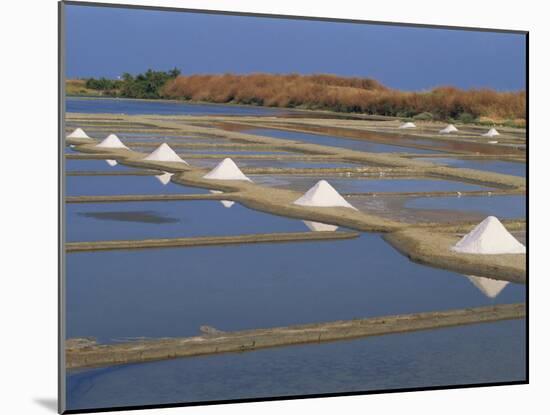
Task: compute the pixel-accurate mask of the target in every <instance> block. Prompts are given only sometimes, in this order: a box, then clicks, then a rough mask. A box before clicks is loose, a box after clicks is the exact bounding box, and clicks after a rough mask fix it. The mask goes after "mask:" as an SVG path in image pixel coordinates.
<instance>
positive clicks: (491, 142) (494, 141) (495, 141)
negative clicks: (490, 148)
mask: <svg viewBox="0 0 550 415" xmlns="http://www.w3.org/2000/svg"><path fill="white" fill-rule="evenodd" d="M487 142H488V143H489V144H498V141H497V140H492V141H487Z"/></svg>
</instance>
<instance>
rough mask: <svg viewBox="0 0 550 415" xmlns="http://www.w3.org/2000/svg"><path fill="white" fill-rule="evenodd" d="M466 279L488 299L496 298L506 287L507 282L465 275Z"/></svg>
mask: <svg viewBox="0 0 550 415" xmlns="http://www.w3.org/2000/svg"><path fill="white" fill-rule="evenodd" d="M466 278H468V279H469V280H470V282H471V283H472V284H474V285H475V286H476V287H477V288H478V289H479V291H481V292H482V293H483V294H485V296H487V297H489V298H496V296H497V295H499V294H500V292H501V291H502V290H504V287H506V286H507V285H508V281H501V280H494V279H492V278H485V277H477V276H475V275H466Z"/></svg>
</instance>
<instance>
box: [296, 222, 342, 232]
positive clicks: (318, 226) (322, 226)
mask: <svg viewBox="0 0 550 415" xmlns="http://www.w3.org/2000/svg"><path fill="white" fill-rule="evenodd" d="M302 222H304V223H305V225H306V226H307V227H308V229H309V230H310V231H313V232H334V231H335V230H336V229H338V226H336V225H329V224H328V223H321V222H312V221H310V220H303V221H302Z"/></svg>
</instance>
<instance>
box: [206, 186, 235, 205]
mask: <svg viewBox="0 0 550 415" xmlns="http://www.w3.org/2000/svg"><path fill="white" fill-rule="evenodd" d="M210 193H213V194H220V193H223V192H222V191H219V190H210ZM220 203H221V204H222V205H223V207H226V208H230V207H231V206H233V205H234V204H235V202H233V201H231V200H220Z"/></svg>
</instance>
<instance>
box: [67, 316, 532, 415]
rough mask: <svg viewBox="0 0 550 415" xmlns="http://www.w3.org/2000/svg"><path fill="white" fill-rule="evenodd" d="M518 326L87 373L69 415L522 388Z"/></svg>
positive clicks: (74, 378) (71, 383) (75, 377)
mask: <svg viewBox="0 0 550 415" xmlns="http://www.w3.org/2000/svg"><path fill="white" fill-rule="evenodd" d="M525 358H526V350H525V324H524V322H523V321H505V322H499V323H490V324H480V325H474V326H465V327H456V328H448V329H441V330H433V331H425V332H417V333H410V334H394V335H388V336H380V337H371V338H366V339H360V340H354V341H347V342H336V343H326V344H320V345H304V346H289V347H284V348H279V349H266V350H259V351H255V352H250V353H243V354H226V355H218V356H207V357H196V358H190V359H178V360H166V361H161V362H153V363H147V364H141V365H128V366H120V367H111V368H102V369H93V370H86V371H82V372H78V373H76V372H75V373H73V374H70V375H69V376H68V377H67V397H68V407H69V408H70V409H85V408H93V407H109V406H122V405H146V404H151V403H152V402H154V403H159V404H162V403H175V402H180V403H181V402H197V401H208V400H219V399H239V398H262V397H270V396H285V395H286V396H291V395H296V394H318V393H331V392H351V391H372V390H380V389H396V388H409V387H426V386H439V385H459V384H474V383H487V382H503V381H520V380H525V376H526V374H525Z"/></svg>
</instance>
